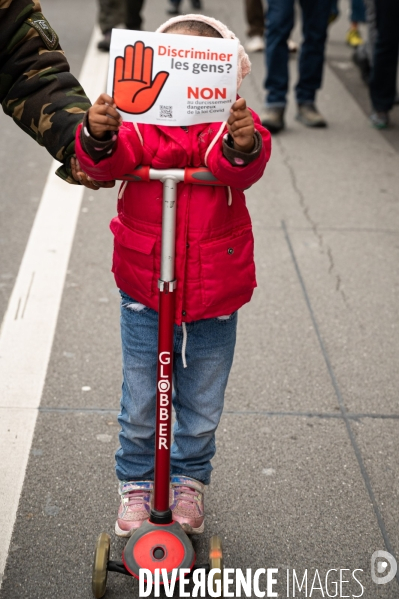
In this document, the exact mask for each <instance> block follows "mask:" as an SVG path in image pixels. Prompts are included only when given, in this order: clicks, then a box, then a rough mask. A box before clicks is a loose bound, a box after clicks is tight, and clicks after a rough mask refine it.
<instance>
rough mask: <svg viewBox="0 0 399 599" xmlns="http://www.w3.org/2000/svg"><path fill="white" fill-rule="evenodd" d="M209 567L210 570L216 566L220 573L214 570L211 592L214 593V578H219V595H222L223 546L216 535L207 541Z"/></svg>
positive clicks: (215, 588) (215, 589)
mask: <svg viewBox="0 0 399 599" xmlns="http://www.w3.org/2000/svg"><path fill="white" fill-rule="evenodd" d="M209 567H210V569H211V570H213V569H214V568H218V569H219V570H220V573H218V572H216V573H215V575H214V577H213V592H214V593H216V591H217V587H216V580H220V588H221V592H220V597H223V547H222V540H221V538H220V537H219V536H218V535H214V536H213V537H211V540H210V543H209Z"/></svg>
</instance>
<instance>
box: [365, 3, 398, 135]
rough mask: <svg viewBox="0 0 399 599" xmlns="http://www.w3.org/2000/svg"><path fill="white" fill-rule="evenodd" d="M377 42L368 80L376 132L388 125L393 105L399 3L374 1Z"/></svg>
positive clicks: (372, 121) (396, 63)
mask: <svg viewBox="0 0 399 599" xmlns="http://www.w3.org/2000/svg"><path fill="white" fill-rule="evenodd" d="M375 8H376V23H377V39H376V43H375V48H374V59H373V67H372V71H371V77H370V98H371V104H372V109H373V111H372V114H371V117H370V119H371V123H372V125H373V126H374V127H376V128H377V129H385V128H386V127H387V126H388V125H389V111H390V110H391V109H392V107H393V105H394V103H395V96H396V75H397V68H398V51H399V2H398V0H375Z"/></svg>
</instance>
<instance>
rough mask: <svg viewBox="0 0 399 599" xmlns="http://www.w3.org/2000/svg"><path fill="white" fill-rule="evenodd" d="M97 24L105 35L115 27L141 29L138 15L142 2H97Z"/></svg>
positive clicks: (114, 0)
mask: <svg viewBox="0 0 399 599" xmlns="http://www.w3.org/2000/svg"><path fill="white" fill-rule="evenodd" d="M98 4H99V8H100V14H99V18H98V20H99V24H100V28H101V31H102V32H103V33H106V32H107V31H111V29H113V28H114V27H116V26H117V25H122V24H123V25H126V27H127V29H141V24H142V18H141V15H140V12H141V9H142V8H143V4H144V0H99V2H98Z"/></svg>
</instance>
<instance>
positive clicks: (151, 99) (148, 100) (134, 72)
mask: <svg viewBox="0 0 399 599" xmlns="http://www.w3.org/2000/svg"><path fill="white" fill-rule="evenodd" d="M153 61H154V50H153V49H152V48H151V47H150V46H147V47H145V46H144V44H143V42H136V43H135V44H134V46H126V48H125V57H124V58H122V56H117V58H115V72H114V93H113V97H114V102H115V104H116V106H117V108H120V109H121V110H123V111H124V112H129V113H130V114H142V113H143V112H147V111H148V110H150V108H151V107H152V106H153V105H154V103H155V101H156V99H157V98H158V96H159V94H160V93H161V90H162V88H163V86H164V85H165V82H166V80H167V78H168V77H169V73H167V72H165V71H160V72H159V73H157V75H156V77H155V79H154V80H153V81H152V65H153Z"/></svg>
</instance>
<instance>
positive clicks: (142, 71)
mask: <svg viewBox="0 0 399 599" xmlns="http://www.w3.org/2000/svg"><path fill="white" fill-rule="evenodd" d="M237 51H238V42H237V40H226V39H222V38H210V37H199V36H193V35H173V34H165V33H150V32H147V31H132V30H126V29H113V31H112V38H111V48H110V66H109V72H108V86H107V91H108V94H109V95H110V96H112V97H113V98H114V102H115V104H116V106H117V109H118V110H119V112H120V113H121V115H122V117H123V119H124V120H125V121H131V122H138V123H148V124H153V125H171V126H182V125H184V126H187V125H193V124H196V123H210V122H218V121H224V120H227V119H228V117H229V111H230V107H231V105H232V104H233V103H234V102H235V100H236V94H237Z"/></svg>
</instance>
